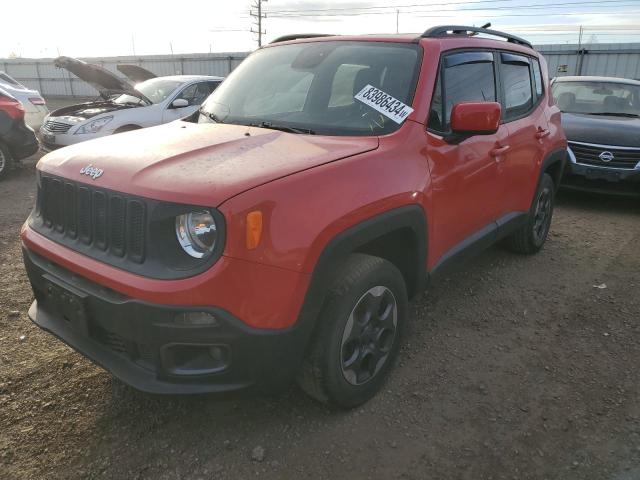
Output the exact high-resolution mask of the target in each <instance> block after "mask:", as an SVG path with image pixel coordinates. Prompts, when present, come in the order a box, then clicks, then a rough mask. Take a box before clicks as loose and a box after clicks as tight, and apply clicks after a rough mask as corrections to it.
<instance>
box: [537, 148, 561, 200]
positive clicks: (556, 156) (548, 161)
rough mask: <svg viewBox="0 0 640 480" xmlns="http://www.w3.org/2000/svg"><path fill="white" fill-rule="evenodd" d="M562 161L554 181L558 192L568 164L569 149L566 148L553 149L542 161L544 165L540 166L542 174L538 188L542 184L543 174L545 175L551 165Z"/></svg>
mask: <svg viewBox="0 0 640 480" xmlns="http://www.w3.org/2000/svg"><path fill="white" fill-rule="evenodd" d="M557 163H560V167H559V168H558V171H557V173H556V176H555V178H553V183H554V184H555V187H556V192H557V191H558V189H559V188H560V180H561V179H562V175H563V174H564V170H565V168H566V166H567V149H566V148H558V149H556V150H553V151H551V152H550V153H549V154H547V156H546V157H545V158H544V160H543V161H542V165H541V166H540V176H539V178H538V185H537V186H536V190H537V189H538V186H539V185H540V181H541V180H542V175H544V174H545V173H546V172H547V170H548V169H549V167H551V166H552V165H555V164H557Z"/></svg>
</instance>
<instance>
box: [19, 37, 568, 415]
mask: <svg viewBox="0 0 640 480" xmlns="http://www.w3.org/2000/svg"><path fill="white" fill-rule="evenodd" d="M481 37H482V38H481ZM487 37H494V38H493V39H491V38H487ZM566 147H567V145H566V140H565V136H564V134H563V132H562V130H561V127H560V113H559V110H558V109H557V108H556V107H555V106H554V104H553V102H552V100H551V97H550V95H549V84H548V78H547V69H546V64H545V62H544V59H543V58H542V56H540V54H538V53H536V52H535V51H534V50H533V48H532V47H531V45H530V44H529V43H528V42H526V41H525V40H522V39H520V38H517V37H514V36H512V35H507V34H504V33H501V32H496V31H493V30H485V29H479V28H474V27H459V26H446V27H436V28H432V29H430V30H428V31H426V32H425V33H424V34H423V35H420V36H416V35H393V36H358V37H318V36H316V37H312V36H309V35H303V36H289V37H284V38H281V39H278V40H276V41H275V42H273V43H272V44H270V45H268V46H266V47H264V48H261V49H259V50H258V51H256V52H255V53H253V54H252V55H251V56H250V57H249V58H247V59H246V60H245V61H244V62H243V63H242V64H241V65H240V66H239V67H238V68H237V69H236V70H235V71H234V72H233V73H232V74H231V75H230V76H229V77H228V78H227V79H226V80H225V82H224V83H223V84H222V85H221V86H220V87H219V88H218V89H217V90H216V91H215V92H214V93H213V94H212V95H211V96H210V97H209V99H208V100H207V101H206V103H205V104H204V105H203V106H202V108H201V110H200V111H199V112H196V113H195V114H194V115H193V116H191V117H188V118H185V119H183V120H180V121H176V122H173V123H170V124H166V125H163V126H159V127H154V128H147V129H143V130H139V131H136V132H130V133H123V134H119V135H116V136H114V137H111V138H103V139H99V140H95V141H91V142H86V143H83V144H79V145H76V146H72V147H68V148H64V149H61V150H58V151H56V152H53V153H50V154H49V155H47V156H46V157H44V158H43V159H42V160H41V161H40V163H39V165H38V179H37V181H38V197H37V204H36V207H35V209H34V211H33V213H32V214H31V216H30V217H29V219H28V220H27V222H26V224H25V226H24V227H23V230H22V241H23V245H24V260H25V264H26V268H27V272H28V274H29V279H30V281H31V283H32V286H33V290H34V293H35V298H36V300H35V301H34V302H33V305H32V306H31V309H30V310H29V315H30V317H31V319H32V320H33V321H34V322H35V323H36V324H37V325H39V326H40V327H42V328H43V329H45V330H47V331H49V332H51V333H53V334H54V335H56V336H57V337H59V338H60V339H61V340H62V341H64V342H65V343H68V344H69V345H71V346H72V347H73V348H75V349H77V350H78V351H79V352H81V353H83V354H84V355H86V356H87V357H89V358H90V359H91V360H93V361H95V362H96V363H97V364H99V365H101V366H103V367H104V368H106V369H107V370H109V371H110V372H112V373H113V374H114V375H115V376H116V377H118V378H120V379H121V380H122V381H124V382H126V383H128V384H130V385H132V386H133V387H135V388H138V389H140V390H144V391H147V392H156V393H199V392H224V391H232V390H240V389H245V388H249V387H252V388H260V389H266V390H268V391H273V390H278V389H282V388H284V387H286V386H287V385H289V384H290V382H291V381H292V380H293V379H296V378H297V379H298V381H299V383H300V385H301V386H302V388H303V389H304V390H305V391H306V392H308V393H309V394H310V395H312V396H313V397H315V398H317V399H319V400H321V401H325V402H328V403H332V404H334V405H339V406H343V407H351V406H355V405H358V404H360V403H362V402H365V401H366V400H368V399H369V398H370V397H371V396H373V395H374V394H375V392H376V391H377V390H379V389H380V386H381V384H382V382H383V381H384V379H385V377H386V376H387V375H388V373H389V371H390V369H391V367H392V364H393V361H394V357H396V355H397V353H398V350H399V346H400V340H401V334H402V331H403V328H404V326H405V324H406V323H407V317H408V308H407V301H408V299H409V298H411V297H412V296H413V295H415V294H417V293H420V292H422V291H423V290H424V288H425V286H426V283H427V280H428V279H431V278H433V277H435V276H436V275H437V274H440V273H441V272H442V271H444V270H445V269H446V268H447V267H449V266H451V265H452V264H454V263H456V262H457V261H459V260H460V259H463V258H466V257H467V256H468V254H469V253H472V252H475V251H479V250H481V249H483V248H485V247H487V246H488V245H491V244H493V243H495V242H497V241H499V240H503V239H504V240H505V242H506V244H507V245H508V246H510V247H511V249H513V250H515V251H517V252H522V253H535V252H537V251H538V250H539V249H540V248H541V247H542V245H543V244H544V242H545V239H546V237H547V233H548V231H549V225H550V223H551V215H552V213H553V204H554V193H555V191H556V188H557V186H558V183H559V180H560V175H561V172H562V171H563V167H564V165H563V163H564V161H565V156H566Z"/></svg>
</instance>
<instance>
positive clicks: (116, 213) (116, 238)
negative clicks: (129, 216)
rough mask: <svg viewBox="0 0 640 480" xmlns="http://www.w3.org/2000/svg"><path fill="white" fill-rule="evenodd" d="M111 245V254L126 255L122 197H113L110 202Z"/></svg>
mask: <svg viewBox="0 0 640 480" xmlns="http://www.w3.org/2000/svg"><path fill="white" fill-rule="evenodd" d="M109 215H110V220H109V235H110V237H109V244H110V245H111V253H113V254H114V255H117V256H118V257H122V256H123V255H124V248H125V246H124V232H125V202H124V199H123V198H122V197H120V196H112V197H111V199H110V202H109Z"/></svg>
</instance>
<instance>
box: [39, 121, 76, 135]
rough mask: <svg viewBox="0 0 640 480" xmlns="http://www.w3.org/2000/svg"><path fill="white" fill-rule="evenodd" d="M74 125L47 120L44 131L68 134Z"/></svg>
mask: <svg viewBox="0 0 640 480" xmlns="http://www.w3.org/2000/svg"><path fill="white" fill-rule="evenodd" d="M71 127H72V125H69V124H66V123H62V122H56V121H53V120H47V121H46V122H45V123H44V127H43V128H44V129H45V130H46V131H48V132H51V133H67V132H68V131H69V130H70V129H71Z"/></svg>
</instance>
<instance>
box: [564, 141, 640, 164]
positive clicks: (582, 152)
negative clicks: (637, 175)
mask: <svg viewBox="0 0 640 480" xmlns="http://www.w3.org/2000/svg"><path fill="white" fill-rule="evenodd" d="M569 147H571V150H572V151H573V154H574V155H575V156H576V161H577V162H578V163H581V164H583V165H594V166H598V167H612V168H624V169H629V170H633V169H634V168H635V167H636V165H638V162H640V148H624V149H622V148H619V147H613V146H611V147H610V146H607V145H601V146H599V145H586V144H583V143H575V142H569ZM603 152H609V153H611V154H612V155H613V159H612V160H611V161H609V162H605V161H604V160H602V159H601V158H600V155H601V154H602V153H603Z"/></svg>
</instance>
